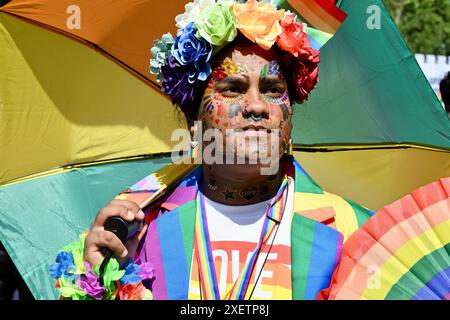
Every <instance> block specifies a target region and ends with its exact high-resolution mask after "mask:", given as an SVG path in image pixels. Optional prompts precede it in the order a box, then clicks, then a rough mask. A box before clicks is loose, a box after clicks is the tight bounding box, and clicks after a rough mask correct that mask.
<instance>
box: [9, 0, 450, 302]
mask: <svg viewBox="0 0 450 320" xmlns="http://www.w3.org/2000/svg"><path fill="white" fill-rule="evenodd" d="M186 2H187V1H180V0H177V1H166V2H163V1H149V0H127V1H106V0H98V1H88V0H80V1H77V3H76V4H74V3H73V1H69V0H60V1H45V0H27V1H25V0H22V1H21V0H12V1H10V2H9V3H7V4H6V5H4V6H3V7H1V8H0V48H1V50H0V61H2V62H1V63H0V122H1V126H0V152H1V153H0V163H1V165H0V216H1V219H0V227H1V230H2V231H1V232H0V241H1V242H2V243H3V244H4V245H5V247H6V249H7V250H8V252H9V254H10V255H11V257H12V259H13V261H14V262H15V264H16V266H17V268H18V269H19V271H20V273H21V274H22V276H23V277H24V279H25V281H26V282H27V284H28V286H29V287H30V289H31V291H32V292H33V294H34V296H35V297H36V298H43V299H45V298H47V299H50V298H55V297H56V296H57V293H56V290H54V289H53V281H52V279H51V278H50V277H49V275H48V272H47V270H48V266H49V264H50V263H51V261H52V260H53V259H54V257H55V255H56V252H57V250H58V249H59V248H61V247H62V246H64V245H65V244H67V243H69V242H70V241H71V240H73V239H75V238H76V237H77V235H78V234H79V233H80V232H81V231H83V230H85V229H87V228H89V226H90V223H91V222H92V219H93V217H94V216H95V215H96V213H97V212H98V210H99V209H100V208H101V207H103V206H104V205H105V204H106V203H107V202H108V201H109V200H111V199H112V198H113V197H114V196H115V195H117V194H118V193H119V192H120V191H122V190H123V189H125V188H126V187H128V186H130V185H132V184H133V183H135V182H136V181H138V180H139V179H141V178H142V177H144V176H146V175H148V173H149V172H152V171H154V170H156V169H159V168H161V167H162V166H164V165H165V164H167V163H169V162H170V157H169V156H168V152H169V151H170V150H171V147H172V146H173V144H174V143H172V142H171V141H170V137H171V133H172V131H173V130H174V129H175V128H178V127H183V126H184V121H183V120H182V119H179V117H178V115H177V114H176V112H175V111H174V110H173V108H172V106H171V104H170V102H169V101H168V100H167V99H166V98H165V97H164V96H163V95H161V93H160V90H159V85H158V83H157V82H156V81H155V79H154V77H153V76H152V75H150V74H149V72H148V69H149V60H150V48H151V47H152V45H153V40H154V39H158V38H160V37H161V35H162V34H163V33H166V32H168V31H170V32H172V34H175V32H176V30H175V24H174V17H175V16H176V15H177V14H179V13H181V12H183V10H184V5H185V3H186ZM273 2H274V3H276V4H277V5H279V6H284V7H286V8H289V7H290V8H291V9H297V10H301V12H302V17H301V18H302V19H304V20H306V21H308V24H309V25H310V26H311V30H316V32H312V33H311V34H310V37H311V39H312V41H313V43H314V44H315V45H321V44H323V43H324V42H326V41H328V39H329V38H330V37H331V35H332V34H333V33H334V32H335V31H336V29H337V28H338V27H339V25H340V23H341V22H342V21H343V17H345V14H344V13H343V12H346V13H347V15H348V16H347V18H346V20H345V23H343V25H342V27H341V28H340V29H339V32H337V33H336V35H335V36H334V37H333V38H332V39H331V40H330V41H328V43H327V45H326V46H325V47H323V48H322V53H321V56H322V62H321V65H320V83H319V84H318V87H317V89H316V90H315V91H314V92H313V94H312V95H311V97H310V100H309V101H308V102H307V103H305V104H303V105H301V106H297V108H296V113H295V119H294V121H295V128H294V132H293V138H294V142H295V148H296V157H297V159H298V160H299V161H300V162H301V164H302V165H303V166H304V167H305V169H306V170H307V171H308V172H309V173H310V174H311V175H312V176H313V177H314V178H315V179H316V180H317V182H318V183H319V184H320V185H322V186H323V187H324V188H325V189H327V190H329V191H330V192H334V193H337V194H340V195H342V196H345V197H347V198H350V199H352V200H354V201H356V202H359V203H360V204H362V205H365V206H367V207H369V208H371V209H373V210H377V209H379V208H381V207H383V206H384V205H386V204H387V203H390V202H392V201H393V200H395V199H398V198H400V197H401V196H403V195H405V194H407V193H408V192H410V191H412V190H414V189H415V188H417V187H418V186H421V185H424V184H426V183H428V182H430V181H433V180H435V179H437V178H440V177H444V176H448V175H449V173H450V163H449V150H450V142H449V141H450V140H449V132H450V122H449V121H448V120H447V118H446V115H445V112H444V111H443V110H442V108H441V107H440V105H439V103H438V101H437V99H436V97H435V96H434V93H433V91H432V89H431V88H430V87H429V85H428V83H427V82H426V79H425V77H424V76H423V74H422V73H421V71H420V68H419V67H418V65H417V63H416V62H415V60H414V57H413V55H412V54H411V52H410V51H409V49H408V48H407V46H406V45H405V43H404V41H403V39H402V37H401V35H400V34H399V32H398V30H397V28H396V27H395V25H394V23H393V21H392V19H391V18H390V16H389V14H388V13H387V12H386V10H385V8H384V6H383V3H382V1H366V0H361V1H345V0H344V1H340V2H338V4H337V5H335V3H334V1H330V0H320V1H319V0H317V1H312V0H296V1H294V0H292V1H291V0H289V1H273ZM369 5H375V6H377V7H378V8H379V9H380V15H379V18H380V23H381V26H382V28H381V29H369V28H368V27H367V20H368V18H369V17H370V16H369V15H368V13H367V8H368V6H369ZM319 30H324V32H322V31H319ZM314 41H315V42H314Z"/></svg>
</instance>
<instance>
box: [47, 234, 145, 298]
mask: <svg viewBox="0 0 450 320" xmlns="http://www.w3.org/2000/svg"><path fill="white" fill-rule="evenodd" d="M85 238H86V234H81V235H80V236H79V239H78V240H76V241H74V242H72V243H71V244H69V245H68V246H66V247H64V248H63V249H62V250H61V251H60V252H59V253H58V255H57V257H56V263H54V264H52V265H51V266H50V274H51V276H52V277H53V278H55V279H56V285H55V287H56V288H58V289H59V291H60V293H61V298H63V299H64V298H65V299H67V298H69V299H72V300H114V299H119V300H151V299H152V298H153V296H152V293H151V292H150V290H148V289H147V288H146V287H145V286H144V284H143V281H145V280H150V279H153V278H154V268H153V265H151V264H150V263H140V262H139V261H138V262H137V263H134V262H132V261H130V262H128V264H127V265H126V266H125V269H124V270H119V263H118V262H117V260H116V259H114V258H111V260H110V262H109V263H108V265H107V266H106V270H105V274H104V278H103V281H104V285H103V286H102V285H100V282H99V278H98V277H99V266H98V265H96V266H94V267H93V268H91V266H90V265H89V263H88V262H83V251H84V241H85Z"/></svg>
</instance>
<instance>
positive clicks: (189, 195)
mask: <svg viewBox="0 0 450 320" xmlns="http://www.w3.org/2000/svg"><path fill="white" fill-rule="evenodd" d="M200 2H202V1H200ZM205 2H207V1H205ZM195 5H196V3H194V4H193V6H195ZM242 6H244V7H242ZM245 6H247V7H245ZM268 6H269V5H267V4H262V3H257V2H256V1H255V0H250V1H249V2H248V3H247V4H233V3H232V2H231V4H230V2H229V1H228V2H226V1H219V2H217V3H215V2H214V1H213V2H212V3H211V4H210V5H209V6H206V7H205V8H204V9H201V8H199V10H200V11H201V12H204V11H207V10H209V9H211V12H215V13H217V12H219V13H220V12H225V14H224V16H223V17H222V19H229V16H228V15H229V14H230V13H233V14H234V15H235V18H236V20H237V25H238V28H237V29H239V33H238V32H237V30H236V29H230V30H228V29H226V30H225V31H223V33H225V35H223V38H224V39H225V38H227V39H231V40H229V41H228V42H230V43H229V44H228V45H226V46H225V45H222V44H221V43H220V44H219V45H218V44H217V43H216V40H217V39H216V38H214V37H216V36H217V34H218V33H217V32H215V33H214V37H212V36H211V37H208V36H207V33H206V35H205V33H204V31H205V30H204V28H202V22H201V21H200V20H201V19H200V18H197V20H196V21H197V22H196V23H197V25H194V24H192V22H190V23H187V24H184V26H183V24H182V22H183V19H184V18H185V17H184V18H183V17H181V18H179V19H178V18H177V22H178V23H179V24H180V25H181V28H182V30H181V31H180V32H179V34H178V36H177V38H176V39H175V40H174V41H171V40H170V37H169V39H167V37H166V40H164V41H165V45H166V44H168V43H170V45H171V46H172V49H171V51H170V53H171V56H169V57H167V56H164V59H163V61H165V62H164V63H166V64H164V65H163V66H162V67H161V68H160V69H158V70H159V71H160V73H159V74H158V75H159V76H161V77H162V78H163V88H164V91H165V93H166V94H168V95H169V96H170V97H171V99H172V101H173V103H174V104H175V105H177V106H179V107H180V108H181V111H182V112H183V113H184V115H185V116H186V119H187V123H188V126H189V130H190V133H191V135H192V140H193V143H192V146H193V148H201V149H202V150H203V155H202V158H201V160H202V161H201V164H200V165H198V166H197V165H194V164H192V165H187V166H179V167H177V166H176V165H172V166H171V167H170V168H171V169H170V170H172V171H176V170H178V172H182V171H183V170H184V171H183V172H184V173H183V174H181V175H178V176H177V177H176V178H174V179H172V181H171V182H170V185H169V187H168V188H164V187H161V185H159V187H160V189H158V185H157V184H156V186H157V187H156V189H155V181H157V180H158V179H159V177H161V176H165V177H167V176H170V174H169V173H168V172H169V169H167V170H166V171H164V174H162V173H160V174H158V173H157V174H152V175H150V176H148V177H146V178H144V179H143V180H141V181H139V182H138V183H136V184H135V185H134V186H132V187H131V188H130V189H128V190H126V191H125V192H123V193H122V194H121V195H119V196H118V197H117V198H116V199H114V200H112V201H111V202H110V203H109V204H108V205H107V206H106V207H104V208H103V209H102V210H101V211H100V212H99V214H98V215H97V217H96V219H95V221H94V223H93V225H92V227H91V229H90V231H89V233H88V235H87V236H85V238H82V241H81V242H80V243H81V244H80V247H81V248H82V249H80V247H78V252H80V250H81V252H83V258H84V261H85V264H86V265H87V266H90V267H92V266H98V265H99V264H101V263H102V261H103V259H104V251H103V249H104V248H105V247H106V248H108V249H110V250H111V251H112V252H113V253H114V255H115V258H116V259H117V260H118V261H119V263H120V266H121V267H124V268H125V275H124V276H123V277H122V278H121V279H120V285H118V286H113V287H109V288H106V289H105V290H104V291H108V290H109V291H110V292H112V291H114V292H115V295H114V296H116V297H119V298H129V297H130V296H133V297H134V298H138V299H142V298H145V297H148V296H149V293H150V292H151V296H153V298H154V299H205V300H210V299H217V300H218V299H315V298H316V296H317V295H318V293H319V292H320V291H321V290H323V289H326V288H328V286H329V285H330V279H331V275H332V273H333V270H335V268H336V267H337V265H338V263H339V258H340V255H341V248H342V243H343V241H344V240H345V239H347V238H348V237H349V236H350V235H351V234H352V233H353V232H354V231H355V230H356V229H358V227H359V226H360V225H361V224H362V223H364V222H365V221H366V220H367V219H368V218H369V217H370V216H371V215H372V212H371V211H369V210H367V209H365V208H363V207H361V206H358V205H357V204H355V203H354V202H351V201H347V200H345V199H343V198H341V197H339V196H336V195H333V194H330V193H328V192H326V191H324V190H322V189H321V188H320V187H319V186H318V185H317V184H316V183H315V182H314V181H313V180H312V179H311V177H309V176H308V175H307V173H306V172H305V171H304V170H303V169H302V168H301V166H300V164H299V163H298V162H297V161H296V160H295V159H294V158H293V156H292V155H291V154H290V151H289V149H290V144H291V142H290V135H291V130H292V114H293V103H294V101H296V102H299V103H301V102H302V101H303V100H304V99H306V97H307V95H308V93H309V92H310V91H311V90H312V88H313V87H314V85H315V83H316V82H317V71H318V70H317V63H318V57H317V54H318V52H317V51H314V50H312V49H311V48H310V46H309V41H307V39H306V35H305V34H304V32H303V31H302V30H303V28H302V26H301V24H298V23H295V22H293V21H294V20H293V18H292V14H291V13H285V12H284V11H283V10H277V9H275V8H274V7H273V6H270V7H268ZM208 8H209V9H208ZM202 10H203V11H202ZM220 10H222V11H220ZM224 10H225V11H224ZM252 10H253V11H254V15H256V16H257V15H258V14H264V17H265V18H264V19H265V20H267V21H269V20H270V19H272V20H271V22H270V23H269V22H267V21H266V22H264V23H268V24H270V26H271V27H270V28H268V29H269V35H267V34H266V35H265V36H264V37H263V38H261V35H256V36H255V35H254V34H249V33H251V32H250V31H249V30H250V29H251V28H250V29H246V28H245V27H242V25H245V21H246V20H245V19H250V18H248V17H247V18H246V17H244V16H243V15H244V13H243V12H252ZM262 12H263V13H262ZM215 13H214V14H215ZM186 14H187V13H186ZM186 14H185V15H186ZM250 16H252V15H251V14H250ZM199 17H203V16H202V13H200V16H199ZM280 19H281V20H280ZM215 21H216V20H215ZM252 21H253V22H252V23H258V21H259V20H257V19H256V20H252ZM259 22H260V21H259ZM278 23H280V24H278ZM239 25H241V27H239ZM286 25H289V26H290V28H291V29H292V28H293V30H294V29H295V30H296V32H297V33H296V37H297V38H296V39H300V40H301V41H303V42H302V43H304V47H302V48H303V49H300V48H301V47H300V46H299V45H298V44H297V46H295V47H293V46H288V45H286V42H283V39H284V38H283V35H285V33H280V32H281V31H280V30H284V31H283V32H287V31H286V30H287V29H282V27H283V28H284V27H286ZM278 27H279V28H278ZM195 28H197V29H198V30H197V29H195ZM227 28H228V27H227ZM274 28H275V29H276V30H275V29H274ZM277 28H278V29H277ZM280 28H281V29H280ZM251 30H253V29H251ZM258 30H260V29H258ZM271 30H272V31H271ZM273 30H275V31H273ZM277 30H278V31H277ZM295 30H294V31H295ZM195 32H197V33H195ZM202 32H203V33H202ZM233 32H235V33H236V34H233ZM272 32H274V33H276V34H279V35H278V38H276V37H273V36H271V35H270V33H272ZM198 33H200V34H201V35H202V37H203V38H201V37H200V38H199V36H198ZM194 34H195V35H194ZM204 37H206V38H207V40H208V41H209V42H207V41H205V39H204ZM270 39H272V40H270ZM273 39H278V40H277V42H276V44H275V43H274V42H275V40H273ZM305 39H306V40H305ZM300 40H299V41H300ZM217 41H218V40H217ZM172 42H173V43H172ZM211 43H212V44H214V45H218V46H220V49H221V50H220V52H217V51H219V50H217V51H215V55H214V56H212V51H213V50H211ZM163 49H164V46H161V43H160V44H159V47H158V49H157V50H156V51H155V52H154V55H158V54H160V55H163V54H166V53H167V52H166V53H164V50H163ZM152 50H153V49H152ZM155 59H156V58H155ZM302 59H304V60H302ZM155 61H156V60H154V61H152V67H154V66H155V65H157V63H156V62H155ZM153 63H155V64H153ZM195 77H197V78H198V79H197V80H196V81H197V82H195V85H192V83H191V82H190V81H191V79H192V78H195ZM199 79H200V80H199ZM190 95H191V96H192V97H191V98H189V96H190ZM208 130H213V131H214V135H213V138H212V139H204V138H203V137H202V135H204V134H205V132H207V131H208ZM199 132H201V133H202V134H199ZM199 137H200V139H201V140H198V138H199ZM211 146H213V148H211ZM211 158H213V160H214V161H211ZM230 159H231V160H232V161H231V162H230V161H227V160H230ZM252 159H253V160H255V161H254V162H251V161H250V160H252ZM267 159H271V160H272V162H276V165H274V163H270V165H272V169H273V168H275V170H273V171H272V172H270V171H266V172H265V173H264V171H263V169H264V168H265V167H267V164H268V163H267V161H266V162H265V161H264V160H267ZM274 159H275V160H276V161H273V160H274ZM186 168H187V169H186ZM161 190H164V192H161V193H159V191H161ZM155 191H156V192H155ZM155 194H157V195H159V194H160V196H159V197H156V196H155ZM113 216H120V217H121V218H123V219H124V220H126V221H130V222H131V221H133V220H138V221H145V223H143V224H142V227H141V228H140V230H139V232H137V233H136V234H135V235H134V236H133V237H132V238H130V239H128V241H126V242H125V243H122V242H121V241H120V240H119V239H118V238H117V237H116V236H115V235H114V234H113V233H111V232H109V231H105V229H104V224H105V221H106V220H107V219H108V218H109V217H113ZM90 267H86V268H87V269H86V271H85V272H86V273H87V272H88V271H87V270H89V268H90ZM149 270H151V272H150V271H149ZM132 275H133V276H135V277H136V279H137V280H136V281H134V282H131V283H130V282H127V281H129V279H130V277H131V276H132ZM124 278H125V280H124ZM58 279H62V278H61V277H60V278H58ZM133 279H135V278H133ZM93 281H94V280H93ZM94 282H95V281H94ZM58 284H59V285H60V286H61V281H59V283H58ZM95 284H96V285H97V284H98V283H97V282H95ZM86 287H87V285H84V286H83V287H82V288H81V289H80V290H81V291H79V292H85V293H86V292H87V290H86ZM93 287H95V286H93V285H92V284H91V286H90V287H89V288H91V289H90V290H91V291H89V293H88V294H90V295H91V296H93V295H94V294H96V298H104V297H105V295H104V294H103V292H104V291H102V288H101V286H100V287H98V288H97V289H98V290H97V291H96V290H93V289H92V288H93ZM102 295H103V296H102ZM63 296H64V295H63ZM66 297H73V296H71V295H66ZM109 297H111V295H110V296H109Z"/></svg>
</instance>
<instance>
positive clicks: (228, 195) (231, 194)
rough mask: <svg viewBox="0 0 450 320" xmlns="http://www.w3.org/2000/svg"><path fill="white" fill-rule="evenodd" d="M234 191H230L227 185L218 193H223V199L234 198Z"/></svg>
mask: <svg viewBox="0 0 450 320" xmlns="http://www.w3.org/2000/svg"><path fill="white" fill-rule="evenodd" d="M236 192H237V191H232V190H230V189H229V188H228V187H226V188H225V190H224V191H222V192H220V193H221V194H223V195H224V197H225V200H230V199H231V200H234V195H235V194H236Z"/></svg>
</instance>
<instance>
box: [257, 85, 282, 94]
mask: <svg viewBox="0 0 450 320" xmlns="http://www.w3.org/2000/svg"><path fill="white" fill-rule="evenodd" d="M283 92H284V90H282V89H281V88H277V87H271V88H267V89H264V90H263V92H262V93H263V94H267V95H281V94H282V93H283Z"/></svg>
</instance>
